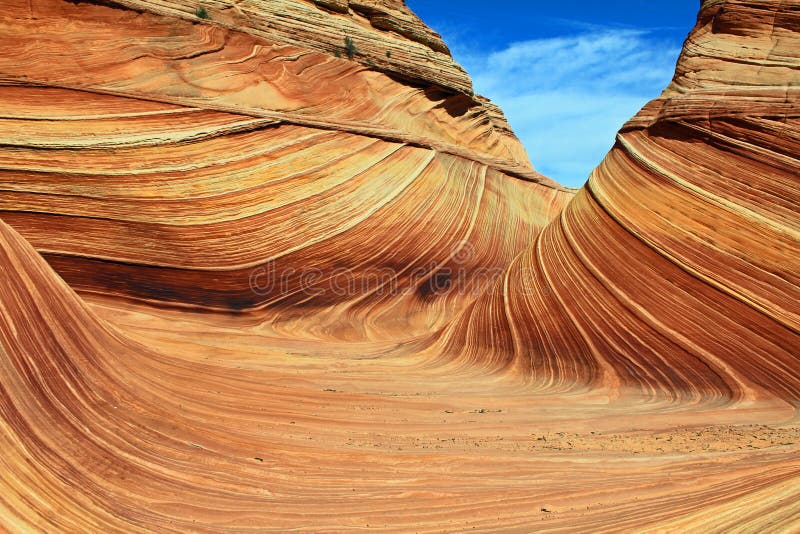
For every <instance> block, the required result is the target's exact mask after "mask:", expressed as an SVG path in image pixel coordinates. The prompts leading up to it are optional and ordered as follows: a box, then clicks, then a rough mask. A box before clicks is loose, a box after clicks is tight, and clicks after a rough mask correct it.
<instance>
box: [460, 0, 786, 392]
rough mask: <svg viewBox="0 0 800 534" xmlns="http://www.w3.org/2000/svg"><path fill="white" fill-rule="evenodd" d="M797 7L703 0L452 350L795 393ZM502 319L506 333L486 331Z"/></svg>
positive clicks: (665, 385) (533, 371)
mask: <svg viewBox="0 0 800 534" xmlns="http://www.w3.org/2000/svg"><path fill="white" fill-rule="evenodd" d="M799 5H800V4H797V3H793V2H789V3H785V2H784V3H781V2H733V1H731V2H720V1H717V2H705V3H704V5H703V8H702V10H701V12H700V15H699V19H698V23H697V26H696V27H695V28H694V30H693V31H692V32H691V34H690V35H689V37H688V40H687V41H686V45H685V47H684V50H683V53H682V55H681V57H680V59H679V61H678V67H677V72H676V76H675V79H674V81H673V82H672V84H671V85H670V86H669V87H668V88H667V89H666V91H664V93H663V94H662V95H661V97H660V98H658V99H657V100H655V101H653V102H651V103H650V104H648V105H647V106H646V107H645V108H644V109H643V110H642V111H641V112H640V113H639V114H638V115H637V116H636V117H634V118H633V119H632V120H631V121H630V122H629V123H628V124H626V125H625V126H624V127H623V129H622V131H621V132H620V133H619V135H618V136H617V143H616V146H615V147H614V148H613V149H612V151H611V152H610V153H609V154H608V156H607V157H606V158H605V160H604V161H603V162H602V163H601V164H600V166H599V167H598V168H597V169H596V170H595V171H594V172H593V173H592V176H591V177H590V179H589V182H588V184H587V185H586V186H585V187H584V188H583V189H582V190H581V191H580V192H579V193H578V194H577V195H576V197H575V199H574V200H572V202H570V204H569V205H568V206H567V208H566V209H565V210H564V211H563V213H561V214H560V216H559V217H558V218H557V219H556V220H554V221H553V222H552V223H551V224H550V225H549V226H548V227H547V228H546V229H545V231H544V232H542V234H541V235H540V236H539V237H538V238H537V239H536V241H535V242H534V243H533V244H531V246H530V247H529V248H528V249H527V250H526V251H525V252H524V253H522V254H521V255H520V256H519V257H518V258H517V259H516V260H515V261H514V263H513V264H512V266H511V268H510V269H509V275H508V277H507V278H508V282H507V283H506V286H505V291H495V292H493V294H492V295H491V296H487V297H485V298H483V299H482V300H481V301H480V302H479V303H477V304H476V305H475V306H473V308H472V309H471V310H470V311H468V312H467V313H466V314H465V316H464V318H463V319H462V320H461V321H459V322H457V323H456V325H455V327H454V330H455V332H456V333H455V334H454V339H453V340H452V341H451V343H453V344H454V347H453V349H452V350H453V353H454V354H459V353H462V352H463V351H464V350H465V349H464V348H463V347H467V348H466V350H467V351H468V352H469V353H470V354H471V357H472V358H474V359H481V358H483V357H485V354H487V353H489V354H492V358H493V359H494V360H496V362H497V363H502V364H503V365H510V364H513V367H514V368H516V369H519V370H521V371H522V372H525V373H527V374H529V375H530V376H531V377H533V378H534V379H535V380H536V381H537V382H541V383H545V384H552V385H559V386H562V387H571V386H573V385H574V384H578V383H590V384H593V385H597V386H600V385H602V386H605V387H608V388H611V389H612V390H615V389H618V388H626V387H627V388H633V389H635V390H639V391H645V392H647V393H652V394H654V395H657V396H662V395H663V396H667V397H670V398H681V399H683V398H686V399H695V398H698V397H700V398H705V397H711V398H716V399H718V400H720V401H727V402H734V401H738V400H741V399H746V398H754V397H758V396H760V395H765V394H768V395H777V396H778V397H781V398H784V399H787V400H791V401H792V402H793V403H796V402H797V401H798V400H800V365H798V347H800V337H798V332H800V308H799V307H798V302H800V287H798V281H799V280H800V278H799V276H800V248H798V236H799V235H800V234H798V230H800V220H799V219H798V205H800V189H798V185H800V182H798V171H800V167H799V166H798V159H797V156H798V147H799V145H798V134H799V133H800V106H798V103H799V102H800V98H799V95H800V93H798V90H797V85H798V82H800V75H798V66H800V57H799V56H800V46H798V45H800V39H799V38H798V33H797V32H798V31H800V12H798V6H799ZM504 307H505V309H506V310H508V313H507V314H506V315H498V314H497V313H496V311H497V310H500V309H503V308H504ZM492 317H495V318H496V317H501V323H502V325H503V327H502V328H501V329H498V330H499V331H502V332H503V335H502V336H501V341H498V340H497V339H492V338H486V337H485V336H483V335H482V334H477V332H481V330H480V327H479V326H478V325H480V324H491V323H492ZM465 329H469V330H470V332H471V333H472V334H470V335H467V334H466V333H465ZM459 333H460V335H459Z"/></svg>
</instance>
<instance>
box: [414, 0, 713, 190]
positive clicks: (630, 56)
mask: <svg viewBox="0 0 800 534" xmlns="http://www.w3.org/2000/svg"><path fill="white" fill-rule="evenodd" d="M406 4H407V5H408V6H409V7H410V8H411V9H412V10H414V11H415V12H416V13H417V14H418V15H419V16H420V17H422V19H423V20H424V21H425V22H426V23H427V24H428V25H429V26H431V27H432V28H433V29H435V30H436V31H438V32H439V33H441V34H442V36H443V37H444V39H445V41H446V42H447V44H448V45H449V46H450V49H451V50H452V52H453V55H454V56H455V59H456V60H457V61H458V62H459V63H461V65H463V66H464V68H466V69H467V71H468V72H469V73H470V75H471V76H472V79H473V82H474V84H475V90H476V92H478V93H480V94H482V95H484V96H486V97H489V98H491V99H492V100H493V101H495V102H497V103H498V104H499V105H500V106H501V107H502V108H503V111H505V113H506V116H507V117H508V119H509V121H510V122H511V126H512V127H513V128H514V131H515V132H516V133H517V135H518V136H519V137H520V139H521V140H522V142H523V144H524V145H525V148H526V149H527V150H528V154H529V155H530V158H531V161H532V162H533V165H534V166H535V167H536V169H537V170H539V171H540V172H542V173H544V174H546V175H548V176H550V177H552V178H554V179H555V180H558V181H559V182H561V183H562V184H564V185H568V186H572V187H578V186H580V185H583V183H584V182H585V181H586V179H587V178H588V176H589V173H590V172H591V171H592V169H593V168H594V167H595V166H597V164H598V163H600V161H601V160H602V158H603V156H605V154H606V152H608V150H609V149H610V148H611V146H612V145H613V144H614V136H615V134H616V132H617V130H619V128H620V127H621V126H622V124H624V123H625V121H627V120H628V119H629V118H630V117H632V116H633V115H634V114H635V113H636V112H637V111H638V110H639V109H640V108H641V107H642V106H643V105H644V104H646V103H647V102H648V101H649V100H652V99H653V98H656V97H657V96H658V95H659V94H660V93H661V91H662V90H663V89H664V88H665V87H666V86H667V84H669V82H670V80H671V79H672V75H673V72H674V70H675V61H676V60H677V58H678V54H679V52H680V49H681V46H682V45H683V41H684V39H685V38H686V35H687V33H688V32H689V30H690V29H691V28H692V26H694V23H695V20H696V17H697V11H698V8H699V6H700V0H669V1H653V0H620V1H614V0H609V1H606V2H598V1H596V0H595V1H585V0H573V1H571V2H543V1H532V0H528V1H518V0H494V1H492V2H487V1H486V0H481V1H477V0H461V1H459V2H449V1H443V0H406Z"/></svg>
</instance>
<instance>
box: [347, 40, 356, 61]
mask: <svg viewBox="0 0 800 534" xmlns="http://www.w3.org/2000/svg"><path fill="white" fill-rule="evenodd" d="M344 53H345V54H347V57H348V58H350V59H353V56H355V55H356V54H357V53H358V49H357V48H356V44H355V43H354V42H353V40H352V39H350V38H349V37H345V38H344Z"/></svg>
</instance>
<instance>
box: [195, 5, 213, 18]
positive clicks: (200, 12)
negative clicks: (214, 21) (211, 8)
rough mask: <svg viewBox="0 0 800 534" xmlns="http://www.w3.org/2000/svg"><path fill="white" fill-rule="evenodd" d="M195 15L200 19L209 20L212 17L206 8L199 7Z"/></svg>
mask: <svg viewBox="0 0 800 534" xmlns="http://www.w3.org/2000/svg"><path fill="white" fill-rule="evenodd" d="M194 14H195V16H196V17H197V18H198V19H209V18H211V17H209V16H208V11H206V8H204V7H198V8H197V9H196V10H195V12H194Z"/></svg>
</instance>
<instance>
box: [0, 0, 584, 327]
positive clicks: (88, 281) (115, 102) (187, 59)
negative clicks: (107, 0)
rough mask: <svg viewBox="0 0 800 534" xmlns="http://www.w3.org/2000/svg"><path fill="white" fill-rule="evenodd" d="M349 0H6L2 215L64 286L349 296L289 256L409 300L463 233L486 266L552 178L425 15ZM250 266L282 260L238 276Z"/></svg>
mask: <svg viewBox="0 0 800 534" xmlns="http://www.w3.org/2000/svg"><path fill="white" fill-rule="evenodd" d="M368 4H369V3H368V2H363V3H358V2H352V3H351V8H350V10H349V11H348V12H347V13H346V14H339V13H338V12H331V11H329V10H321V9H320V8H319V6H317V5H315V4H314V3H311V2H249V3H244V2H238V3H236V4H231V5H225V6H223V5H214V4H209V6H208V7H207V8H204V9H206V11H205V12H204V16H205V17H206V18H200V17H198V15H197V14H196V13H195V8H194V4H193V3H191V4H190V3H188V2H187V3H186V5H184V6H175V5H174V4H169V5H162V4H161V3H158V2H126V3H123V4H119V5H117V4H114V5H113V6H109V5H93V4H91V3H79V4H77V5H75V4H72V3H68V2H63V1H57V0H53V1H44V2H33V3H32V4H28V3H27V2H17V3H16V4H12V6H10V7H7V8H6V9H5V11H4V13H3V15H2V16H3V17H4V26H3V34H2V40H3V47H2V53H1V54H2V57H0V70H1V71H2V73H3V78H4V79H5V80H7V83H9V85H8V86H6V87H2V88H0V102H2V104H0V105H3V107H4V108H5V109H4V116H5V117H6V118H5V120H4V121H3V126H2V128H3V133H4V135H5V138H6V140H7V142H8V144H9V145H8V148H7V149H5V150H4V151H3V153H2V158H3V171H2V175H0V180H2V184H3V187H4V193H3V195H2V196H0V208H1V209H2V210H4V211H3V218H4V220H6V222H8V223H9V224H11V225H12V226H13V227H15V228H16V229H18V230H19V231H20V232H22V235H23V236H24V237H25V238H26V239H28V240H29V241H30V242H31V243H32V244H33V245H34V246H35V247H37V249H38V250H39V251H40V252H41V253H43V254H44V255H45V257H46V258H47V259H48V261H49V262H50V263H51V265H53V266H54V267H55V269H56V270H57V271H58V272H59V274H60V275H61V276H62V277H64V278H65V279H66V280H67V281H68V282H69V283H70V284H71V285H72V286H73V287H75V288H78V289H81V290H84V291H90V292H92V293H103V294H110V295H118V296H125V297H134V298H137V299H143V300H147V301H150V302H155V303H163V304H174V305H185V306H190V307H199V308H204V309H215V310H223V311H228V310H233V311H243V310H257V309H262V308H270V307H271V308H282V310H283V311H284V312H285V313H289V314H293V313H295V312H296V308H295V307H294V305H295V304H297V302H298V300H302V301H304V302H305V304H306V306H305V308H308V309H311V310H314V311H319V310H324V309H326V308H328V307H330V306H332V305H334V304H340V303H343V302H345V301H348V300H352V298H353V297H354V295H346V296H340V297H336V298H332V297H330V296H328V298H316V299H309V298H308V295H307V293H308V291H301V290H303V289H309V288H305V284H306V283H307V280H306V279H303V278H302V277H301V273H300V271H301V270H302V269H300V268H299V267H302V268H303V269H309V270H314V271H315V272H319V273H320V276H321V278H322V279H321V280H320V281H319V282H318V283H319V284H322V285H325V284H327V283H328V280H329V279H330V277H331V275H332V273H333V272H334V271H337V270H339V269H343V268H344V269H348V270H349V271H351V272H354V273H358V272H363V273H364V274H363V276H362V277H365V276H367V275H369V274H370V273H372V272H380V273H383V272H385V271H395V272H396V277H397V283H396V285H397V286H398V288H399V289H400V290H402V292H403V293H408V294H410V295H412V297H409V298H405V299H402V302H399V299H388V300H389V301H388V302H383V303H381V306H384V305H385V306H390V307H393V308H395V309H396V313H394V312H393V315H398V314H399V315H401V316H407V317H412V316H414V315H416V314H418V313H420V312H422V311H423V310H421V308H422V307H426V306H427V305H428V304H431V303H430V302H429V301H430V299H419V298H416V299H415V298H413V294H414V293H415V291H416V290H417V289H419V288H420V287H422V286H424V285H425V284H429V283H430V282H429V279H430V277H431V276H434V275H435V271H436V270H437V269H438V268H439V266H445V265H446V264H447V263H448V262H449V261H450V260H451V257H452V256H453V255H456V254H459V252H460V250H461V249H462V248H463V246H468V247H472V248H470V249H469V251H468V252H469V254H468V256H469V262H470V264H468V265H461V266H460V267H463V268H464V270H465V272H466V273H467V274H466V275H465V277H466V278H471V277H472V274H471V273H469V272H468V271H471V270H472V269H474V268H476V267H491V268H492V269H495V270H502V269H505V268H506V267H507V266H508V265H509V263H510V262H511V260H512V259H513V257H514V256H515V255H516V254H517V253H519V252H520V251H521V250H522V249H523V248H524V247H525V246H526V244H527V243H529V242H531V241H532V240H533V238H534V237H535V236H536V235H537V234H538V232H539V230H540V229H541V228H542V227H543V226H544V225H545V224H546V223H547V222H548V221H549V220H550V219H551V218H552V217H553V216H554V215H555V214H557V213H558V212H559V211H560V209H561V208H562V207H563V205H564V204H565V202H566V201H567V200H568V199H569V198H571V197H572V195H573V192H572V191H570V190H567V189H565V188H563V187H560V186H558V185H557V184H555V183H554V182H552V181H551V180H549V179H547V178H545V177H543V176H541V175H539V174H537V173H536V172H535V171H534V170H533V169H532V168H531V166H530V164H529V162H528V160H527V156H526V155H525V151H524V149H523V148H522V146H521V145H520V143H519V141H518V140H517V139H516V137H514V135H513V134H512V133H511V131H510V130H509V128H508V125H507V123H506V122H505V119H504V118H503V117H502V114H501V113H500V112H499V110H497V108H496V107H494V106H493V105H491V104H488V103H486V102H485V100H483V99H476V98H473V97H472V96H471V95H470V94H468V89H469V85H470V82H469V79H468V78H467V77H466V75H465V74H464V73H463V71H462V70H461V69H460V67H458V65H456V64H455V63H454V62H453V60H452V58H451V57H450V56H449V53H448V52H447V48H446V47H444V45H443V44H441V40H440V39H439V38H438V36H436V34H434V33H433V32H432V31H431V30H429V29H427V28H426V27H425V26H424V25H422V24H421V23H420V22H419V20H418V19H417V18H416V17H415V16H413V15H411V14H410V13H409V12H408V10H407V9H406V8H405V7H404V6H403V5H402V4H397V3H388V4H387V5H386V6H381V5H380V4H376V5H375V6H373V7H369V5H368ZM120 6H122V7H120ZM328 7H330V6H328ZM127 8H130V9H127ZM134 9H135V10H134ZM278 13H280V15H278ZM365 13H366V14H367V15H370V17H371V18H370V17H367V16H366V15H365ZM289 14H291V15H292V16H291V17H290V16H289ZM381 20H383V21H388V22H386V23H385V24H383V23H379V22H376V21H381ZM370 21H372V22H370ZM234 22H236V23H235V24H234ZM385 26H388V27H385ZM343 36H344V37H347V38H348V39H351V41H349V42H352V43H354V44H353V46H354V47H355V49H356V52H355V53H353V54H352V55H353V59H354V61H351V60H350V59H349V58H348V57H347V56H348V53H349V51H348V50H347V49H346V47H345V41H344V37H343ZM421 43H422V44H421ZM437 43H438V44H437ZM431 47H433V48H431ZM330 49H333V50H334V52H335V54H331V53H326V51H327V52H330ZM350 52H352V50H350ZM387 52H388V54H387ZM420 54H424V56H423V55H420ZM336 55H339V56H341V57H338V58H337V57H336ZM378 56H381V57H382V60H381V61H380V65H378V63H379V61H378ZM21 57H24V58H25V61H20V58H21ZM424 58H428V59H424ZM381 69H383V70H388V72H383V71H382V70H381ZM434 71H435V72H434ZM400 75H402V76H400ZM399 76H400V77H399ZM398 77H399V78H398ZM455 78H458V80H460V81H459V82H458V83H456V81H454V79H455ZM267 270H269V271H270V272H273V271H274V272H275V273H278V274H281V275H286V277H287V279H286V280H284V281H283V282H284V283H282V284H280V287H279V288H278V290H276V291H253V288H252V282H253V276H254V274H255V275H257V274H258V273H259V272H261V271H267ZM292 270H296V271H297V273H294V274H289V273H291V271H292ZM412 275H413V276H412ZM258 280H259V281H261V282H262V284H263V281H262V280H261V279H260V278H259V279H258ZM310 289H313V288H310ZM420 291H421V292H424V291H423V290H422V289H420ZM471 293H474V291H471ZM293 295H294V296H293ZM393 296H394V295H393ZM355 297H357V299H358V300H359V301H362V302H363V301H365V298H364V296H363V295H361V294H359V295H355ZM366 300H367V301H373V300H376V299H370V298H367V299H366ZM381 300H387V299H381ZM460 300H461V301H462V302H463V301H464V300H467V301H468V300H469V299H460ZM279 304H282V306H278V305H279ZM373 304H374V305H377V304H378V303H377V302H370V303H369V305H370V306H373ZM427 307H430V306H427ZM457 308H458V303H456V304H453V305H451V306H449V308H448V311H447V312H446V313H444V314H443V315H441V319H442V320H437V321H434V323H436V324H440V325H443V324H444V322H446V320H447V319H448V318H450V317H452V316H453V311H455V310H456V309H457ZM435 313H437V314H439V313H440V312H439V311H436V312H435ZM363 319H364V318H363V317H361V319H360V320H363ZM423 322H424V323H425V325H426V326H425V328H426V329H427V330H430V329H431V327H432V326H434V324H428V323H427V321H423ZM390 334H391V335H392V336H394V335H397V332H391V333H390Z"/></svg>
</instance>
